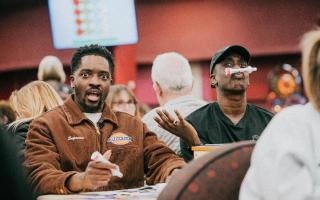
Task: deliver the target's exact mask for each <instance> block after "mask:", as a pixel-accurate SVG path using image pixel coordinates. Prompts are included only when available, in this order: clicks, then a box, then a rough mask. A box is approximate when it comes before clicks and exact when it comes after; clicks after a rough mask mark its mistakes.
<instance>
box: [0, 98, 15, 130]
mask: <svg viewBox="0 0 320 200" xmlns="http://www.w3.org/2000/svg"><path fill="white" fill-rule="evenodd" d="M15 119H16V115H15V113H14V110H13V109H12V107H11V106H10V103H9V102H8V101H4V100H2V101H0V125H4V126H6V125H8V124H10V123H11V122H13V121H14V120H15Z"/></svg>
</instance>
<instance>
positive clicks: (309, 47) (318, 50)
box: [301, 29, 320, 111]
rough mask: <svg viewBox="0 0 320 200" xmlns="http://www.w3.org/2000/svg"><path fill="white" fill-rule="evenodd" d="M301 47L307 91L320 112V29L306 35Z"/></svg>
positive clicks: (304, 81)
mask: <svg viewBox="0 0 320 200" xmlns="http://www.w3.org/2000/svg"><path fill="white" fill-rule="evenodd" d="M301 47H302V75H303V83H304V87H305V91H306V93H307V96H308V98H309V100H310V102H311V103H312V104H313V105H314V106H315V107H316V109H317V110H318V111H320V29H317V30H314V31H310V32H308V33H306V34H305V35H304V37H303V39H302V41H301Z"/></svg>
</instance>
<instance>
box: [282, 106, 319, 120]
mask: <svg viewBox="0 0 320 200" xmlns="http://www.w3.org/2000/svg"><path fill="white" fill-rule="evenodd" d="M319 114H320V113H319V111H317V110H316V109H315V107H314V106H313V105H312V104H311V103H307V104H305V105H293V106H289V107H286V108H284V109H283V110H282V111H281V112H279V113H278V114H277V116H278V115H279V116H290V117H291V118H298V119H300V120H302V121H304V120H309V119H310V117H312V116H314V117H319Z"/></svg>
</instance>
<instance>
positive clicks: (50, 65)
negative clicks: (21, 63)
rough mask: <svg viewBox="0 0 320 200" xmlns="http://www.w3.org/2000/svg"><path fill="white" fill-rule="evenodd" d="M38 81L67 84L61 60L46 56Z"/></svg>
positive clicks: (39, 71)
mask: <svg viewBox="0 0 320 200" xmlns="http://www.w3.org/2000/svg"><path fill="white" fill-rule="evenodd" d="M38 80H40V81H48V80H55V81H58V82H61V83H63V82H65V80H66V74H65V72H64V70H63V65H62V63H61V61H60V60H59V58H57V57H55V56H46V57H44V58H43V59H42V60H41V62H40V64H39V68H38Z"/></svg>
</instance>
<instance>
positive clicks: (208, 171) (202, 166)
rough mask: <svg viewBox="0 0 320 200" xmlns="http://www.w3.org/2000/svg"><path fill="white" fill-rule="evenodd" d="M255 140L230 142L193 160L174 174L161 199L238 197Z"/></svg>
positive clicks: (187, 199)
mask: <svg viewBox="0 0 320 200" xmlns="http://www.w3.org/2000/svg"><path fill="white" fill-rule="evenodd" d="M254 145H255V142H254V141H243V142H237V143H231V144H227V145H225V146H223V147H221V149H218V150H217V151H215V152H212V153H208V154H207V155H204V156H202V157H200V158H198V159H196V160H193V161H192V162H190V163H189V164H188V165H187V166H186V167H184V168H183V169H181V170H180V171H179V172H178V173H177V174H176V175H175V176H174V177H172V178H171V180H170V182H169V183H168V184H167V186H166V187H165V188H164V189H163V190H162V192H161V193H160V195H159V197H158V199H159V200H189V199H190V200H194V199H197V200H200V199H205V200H207V199H214V200H237V199H238V196H239V190H240V185H241V182H242V180H243V178H244V176H245V174H246V172H247V170H248V168H249V165H250V158H251V153H252V150H253V147H254Z"/></svg>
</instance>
